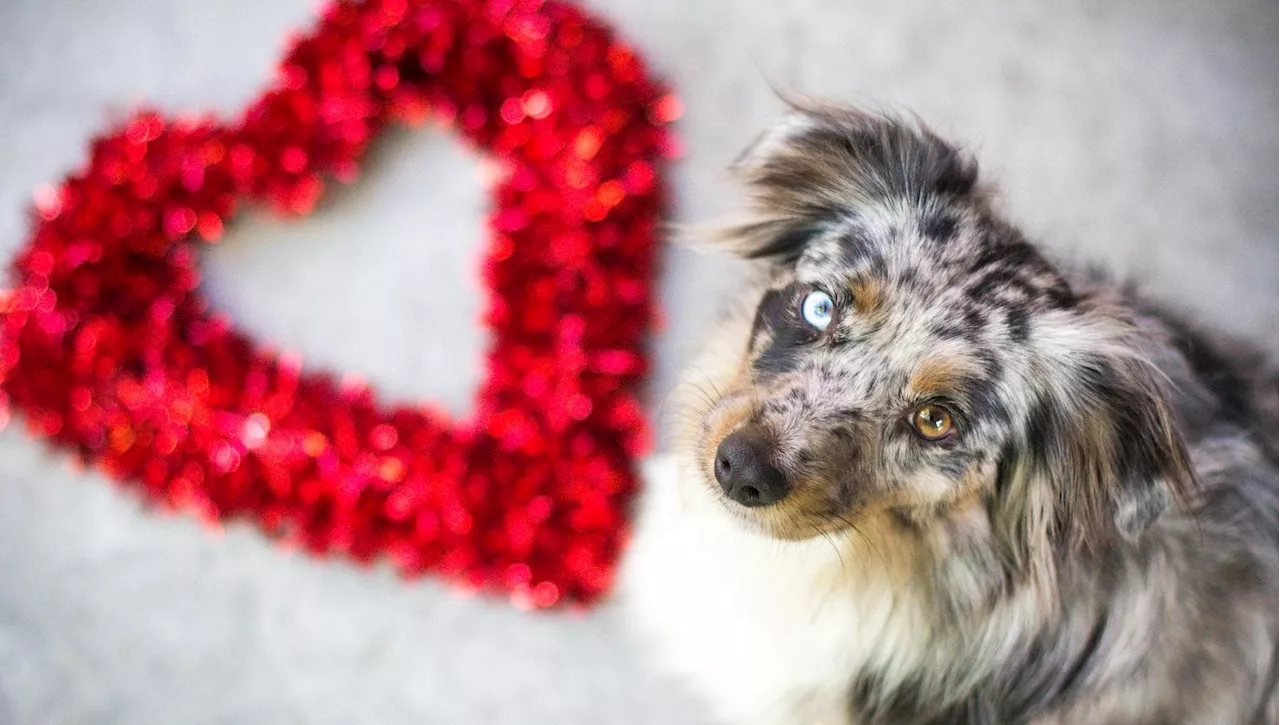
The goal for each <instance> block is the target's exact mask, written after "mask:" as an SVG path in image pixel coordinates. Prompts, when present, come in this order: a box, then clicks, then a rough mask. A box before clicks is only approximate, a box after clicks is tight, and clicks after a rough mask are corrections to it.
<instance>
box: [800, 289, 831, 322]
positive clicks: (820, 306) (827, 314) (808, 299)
mask: <svg viewBox="0 0 1280 725" xmlns="http://www.w3.org/2000/svg"><path fill="white" fill-rule="evenodd" d="M835 309H836V303H835V302H833V301H832V299H831V295H829V294H827V293H826V292H823V291H822V290H817V289H816V290H814V291H812V292H810V293H809V294H807V295H805V298H804V302H803V303H802V304H801V305H800V315H801V317H804V321H805V322H807V323H809V324H810V325H812V326H813V327H814V328H816V329H818V330H825V329H827V325H830V324H831V316H832V314H834V313H835Z"/></svg>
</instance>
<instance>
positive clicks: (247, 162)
mask: <svg viewBox="0 0 1280 725" xmlns="http://www.w3.org/2000/svg"><path fill="white" fill-rule="evenodd" d="M677 113H678V103H677V102H676V101H675V99H674V98H673V97H671V96H667V95H664V92H663V91H662V90H661V89H660V88H659V87H658V86H656V85H655V84H654V83H653V82H652V81H651V80H650V79H649V78H648V76H647V75H646V72H645V69H644V67H643V65H642V63H641V62H640V60H639V59H638V58H637V56H636V54H635V53H634V51H633V50H631V49H630V48H628V47H627V46H626V45H625V44H623V43H622V42H619V41H618V40H616V39H615V38H614V37H613V36H612V34H611V33H610V32H609V30H608V29H607V28H605V27H604V26H603V25H601V24H600V23H598V22H596V21H595V20H593V19H591V18H589V17H587V16H585V15H584V14H583V13H582V12H580V11H579V10H577V9H575V8H574V7H572V6H570V5H566V4H563V3H558V2H543V1H541V0H375V1H372V2H367V3H363V4H358V5H357V4H347V3H339V4H336V5H333V6H332V7H330V8H328V9H327V10H326V11H325V12H324V13H323V16H322V19H321V22H320V23H319V26H318V28H317V29H316V30H315V31H314V32H313V33H311V34H310V35H307V36H305V37H301V38H298V39H296V40H295V41H294V42H293V44H292V47H291V48H290V49H289V51H288V52H287V55H286V57H285V60H284V61H283V62H282V64H281V66H280V69H279V73H278V75H277V78H276V80H275V81H274V83H273V84H272V85H271V86H270V87H269V89H268V90H267V91H266V92H265V93H264V94H263V95H262V96H261V97H260V98H259V99H257V100H256V101H254V102H253V103H252V104H251V106H250V107H249V108H248V110H247V111H246V112H245V113H244V115H243V116H242V117H241V118H240V119H239V120H238V121H237V122H235V123H232V124H221V123H218V122H217V121H215V120H213V119H208V118H204V119H196V120H177V121H173V122H170V121H166V120H164V119H163V118H161V117H160V116H159V115H156V114H154V113H142V114H140V115H138V116H137V117H136V118H134V119H133V120H131V121H129V122H128V123H126V124H124V125H123V126H122V127H120V128H118V129H116V130H115V131H113V132H111V133H109V134H108V135H106V136H104V137H102V138H100V139H98V140H97V141H96V142H95V143H94V144H93V147H92V154H91V158H90V161H89V164H88V166H87V168H85V169H84V170H83V171H81V172H78V173H76V174H74V175H73V176H71V177H70V178H69V179H67V180H66V181H65V182H64V183H62V184H61V185H59V186H57V187H49V188H47V189H45V190H42V191H41V192H39V193H38V194H37V198H36V222H35V228H34V232H33V235H32V238H31V240H30V244H29V246H28V247H27V248H26V249H25V250H23V252H22V253H21V254H20V256H19V258H18V260H17V262H16V272H17V275H18V278H19V279H18V286H17V287H16V288H15V289H14V290H12V291H11V292H9V293H7V294H6V295H5V297H4V299H3V305H4V307H3V317H2V318H0V385H2V386H3V388H2V389H3V392H4V396H5V397H6V398H7V402H8V403H11V404H12V405H13V406H14V407H15V408H17V409H19V410H20V411H22V412H23V414H24V417H25V419H26V421H27V424H28V427H29V428H30V429H31V430H32V431H33V432H34V433H36V434H38V435H40V436H44V437H47V438H49V439H50V440H51V441H53V442H54V443H56V444H57V445H59V446H61V447H64V448H66V449H69V450H71V451H72V452H74V453H75V454H76V455H78V456H79V457H80V458H81V459H83V460H85V461H86V462H89V463H91V464H92V465H94V466H96V467H97V468H99V469H101V470H103V471H105V472H106V473H108V474H110V475H111V476H113V477H115V478H118V479H120V480H121V481H125V482H127V483H128V484H129V485H130V486H133V487H135V488H139V489H141V490H142V491H144V492H145V493H146V494H148V496H149V497H151V498H153V499H155V500H159V501H161V502H162V503H164V504H166V505H171V506H174V507H181V508H186V509H194V510H196V511H198V512H200V513H201V514H202V515H204V516H206V517H208V518H209V519H210V520H213V521H217V520H221V519H224V518H228V517H236V516H251V517H254V518H256V519H257V520H258V521H259V522H260V523H261V525H262V526H263V527H264V528H265V529H267V530H268V531H270V532H272V533H273V534H276V535H278V536H280V537H283V538H284V539H286V540H289V541H296V542H298V543H300V544H302V545H304V546H305V547H306V548H307V549H309V550H311V551H313V552H316V553H345V554H348V555H350V556H352V557H354V558H356V559H358V560H362V561H367V560H371V559H373V558H375V557H377V556H378V555H380V554H384V553H385V554H389V555H390V556H391V557H392V559H393V560H394V561H395V562H396V563H397V564H398V565H399V566H400V567H401V568H402V569H403V570H404V571H405V572H407V573H421V572H435V573H438V574H441V575H444V576H447V577H448V578H450V579H451V580H453V581H456V582H459V583H461V584H462V585H464V586H466V587H469V588H476V589H485V590H501V591H507V592H510V593H511V594H512V595H513V597H514V599H515V601H516V603H517V604H519V605H523V606H550V605H552V604H554V603H556V602H557V601H576V602H589V601H590V600H591V599H592V598H593V597H596V596H597V595H599V594H601V593H602V592H604V591H605V590H606V589H607V588H608V586H609V583H610V579H611V574H612V571H613V566H614V563H615V560H616V557H617V554H618V551H619V548H620V546H621V545H622V543H623V540H624V537H625V534H626V516H625V514H626V508H627V504H628V501H629V497H630V495H631V493H632V491H633V489H634V488H635V483H636V479H635V473H634V471H633V459H634V457H635V456H636V454H637V453H638V452H639V451H640V450H641V449H642V447H643V446H644V441H645V422H644V416H643V413H642V410H641V408H640V406H639V404H638V403H637V401H636V399H635V397H634V396H633V394H632V390H633V389H634V388H635V386H636V384H637V383H638V381H639V380H640V378H641V376H642V374H643V372H644V369H645V362H644V358H643V356H642V354H641V345H642V342H643V337H644V334H645V332H646V330H647V328H648V326H649V324H650V322H651V318H652V307H651V303H650V277H651V274H652V271H653V261H654V245H655V232H656V225H657V221H658V217H659V212H660V196H659V188H658V183H657V180H658V178H657V177H658V173H659V159H660V158H661V157H662V156H663V155H665V154H667V153H668V152H669V151H671V148H672V144H673V141H672V139H671V138H670V137H669V135H668V134H667V132H666V131H665V130H664V128H663V126H664V124H665V123H666V122H667V121H669V120H671V119H672V118H673V117H674V116H675V115H676V114H677ZM426 116H432V117H434V118H438V119H442V120H445V121H450V122H452V123H453V125H454V127H455V128H456V129H457V131H458V132H459V133H461V134H462V135H463V136H464V137H465V138H466V139H467V140H469V141H470V142H471V143H473V144H474V145H475V146H477V147H479V148H481V149H483V150H485V151H487V152H488V153H489V154H490V155H492V156H493V157H495V158H496V159H497V160H498V161H499V162H501V164H502V165H503V166H504V168H505V169H506V173H505V176H504V178H503V179H502V180H501V181H500V182H499V183H498V184H497V185H496V186H495V189H494V196H493V211H492V216H491V218H490V223H489V227H490V234H489V238H488V248H487V259H486V265H485V279H486V280H487V283H488V285H489V288H490V290H491V292H492V294H491V298H490V299H489V301H488V306H487V310H486V313H485V318H486V321H487V324H489V326H490V327H491V331H492V343H491V349H490V351H489V357H488V370H487V376H486V379H485V381H484V383H483V385H482V388H481V390H480V392H479V393H478V400H477V401H476V405H475V413H474V416H473V417H472V418H471V419H470V420H468V421H461V422H451V421H449V420H448V419H447V418H446V416H444V415H443V414H442V413H440V412H437V411H434V410H432V409H431V408H429V407H422V406H404V407H397V408H390V409H389V408H387V407H383V406H380V405H379V404H378V403H377V402H376V400H375V398H374V396H373V394H372V393H371V392H370V391H368V390H367V389H364V388H362V387H358V386H354V385H343V384H339V383H337V382H335V379H334V378H333V377H332V376H330V375H329V374H326V373H324V372H315V371H303V370H302V369H301V364H300V362H299V361H298V360H296V359H291V358H289V357H287V356H279V355H276V354H274V353H272V352H271V351H270V350H268V349H267V348H265V347H263V346H261V345H259V344H257V343H255V342H253V341H251V340H249V339H247V338H246V337H245V336H243V335H241V334H239V333H237V332H236V331H235V330H234V329H233V328H232V327H231V326H230V325H229V324H228V323H227V321H226V320H225V319H223V318H221V317H220V316H218V315H216V314H214V313H212V312H211V311H210V310H209V309H208V306H207V304H206V302H205V301H204V300H203V298H202V297H201V296H200V295H199V294H198V291H197V287H198V283H199V279H200V274H199V270H198V269H197V268H196V266H195V262H196V257H197V255H196V250H195V249H194V248H193V244H194V243H195V242H194V240H195V239H196V238H197V237H203V238H204V239H206V240H214V239H216V238H217V237H218V236H219V234H220V233H221V231H222V228H223V224H224V223H225V222H226V221H227V220H228V219H229V218H230V216H231V215H232V212H233V209H234V208H235V207H236V204H237V201H238V200H240V199H245V198H247V199H250V200H260V201H267V202H269V203H271V204H273V205H274V206H275V207H277V208H279V209H281V210H283V211H285V212H292V213H298V214H302V213H306V212H307V211H308V210H310V209H311V207H312V206H313V204H314V203H315V202H316V200H317V198H318V197H319V195H320V193H321V190H322V187H323V182H324V176H326V175H332V176H334V177H336V178H338V179H340V180H344V181H350V180H353V179H354V178H355V175H356V171H357V162H358V160H359V158H360V156H361V153H362V152H363V151H364V149H365V147H366V145H367V144H368V143H369V141H370V140H371V139H372V138H373V137H374V136H375V135H376V134H377V132H378V131H379V129H380V128H382V127H383V126H384V125H385V124H386V123H388V122H391V121H415V120H420V119H422V118H424V117H426ZM405 333H406V334H412V333H413V331H412V330H406V331H405Z"/></svg>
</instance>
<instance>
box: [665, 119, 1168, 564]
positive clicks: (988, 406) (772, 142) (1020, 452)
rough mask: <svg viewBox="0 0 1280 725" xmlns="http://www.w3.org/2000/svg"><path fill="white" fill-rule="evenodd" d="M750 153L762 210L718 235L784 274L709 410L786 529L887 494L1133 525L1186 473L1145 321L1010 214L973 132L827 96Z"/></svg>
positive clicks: (1029, 518) (713, 456)
mask: <svg viewBox="0 0 1280 725" xmlns="http://www.w3.org/2000/svg"><path fill="white" fill-rule="evenodd" d="M740 166H741V170H742V172H743V173H744V175H745V176H746V179H747V181H748V182H749V183H750V184H751V186H752V188H753V190H754V192H755V197H754V207H753V214H752V216H751V217H750V218H749V219H747V220H746V221H744V222H742V223H740V224H735V225H733V226H732V227H730V228H728V229H727V230H726V231H725V232H724V233H723V234H722V235H721V241H722V242H724V243H726V244H728V245H730V246H731V247H732V248H733V249H734V250H736V251H737V252H738V253H740V254H742V255H743V256H747V257H753V258H759V259H762V260H763V262H762V263H763V264H764V265H766V266H767V282H766V283H765V284H764V285H763V286H762V289H761V291H760V293H759V298H758V303H757V306H756V309H755V313H754V318H753V320H752V323H751V326H750V331H749V334H748V336H747V338H748V339H747V340H746V342H745V344H744V345H742V347H741V348H739V349H735V350H723V351H719V352H720V353H722V354H725V355H738V356H740V359H739V360H738V361H737V364H736V365H735V366H733V369H734V372H733V373H732V374H731V375H728V376H725V377H722V379H719V380H715V381H713V382H714V385H713V386H711V387H712V388H714V390H713V392H714V394H711V395H708V396H707V397H706V398H705V399H698V400H697V401H695V402H694V403H692V407H693V408H694V410H692V411H691V413H690V415H692V416H694V417H695V418H696V419H697V420H698V421H699V425H698V426H697V429H696V432H695V433H692V434H691V435H692V436H693V437H694V438H696V440H695V441H693V442H694V444H695V445H694V446H693V447H692V450H693V456H694V458H695V459H696V460H695V461H694V463H695V465H696V466H697V467H698V469H699V470H700V471H701V473H702V477H703V478H704V479H705V481H706V483H707V485H708V486H711V487H712V488H713V490H716V491H719V492H720V493H721V494H722V495H723V499H724V504H725V505H726V506H728V507H729V508H730V509H731V510H733V511H734V512H736V513H737V514H739V515H740V516H741V517H743V518H744V519H746V520H747V521H749V522H751V523H753V524H754V525H756V526H757V527H758V528H760V529H762V530H764V531H765V532H767V533H769V534H771V535H773V536H776V537H779V538H789V539H796V538H807V537H810V536H815V535H818V534H820V533H825V532H829V531H833V530H837V529H842V528H844V527H846V526H850V525H852V524H853V523H855V522H856V521H858V520H859V519H865V518H868V517H872V516H883V517H885V518H887V519H888V520H890V521H893V522H896V525H899V526H902V527H907V528H911V527H920V528H922V529H928V528H930V527H934V526H942V527H943V528H947V529H950V530H952V531H951V534H952V535H949V536H948V537H946V538H947V540H948V541H950V542H951V543H952V545H955V544H956V537H955V536H954V530H955V529H956V527H959V528H961V529H964V530H966V531H971V532H981V533H982V535H983V536H986V537H988V538H995V537H998V536H1001V535H1003V536H1004V537H1005V538H1008V539H1010V540H1011V542H1010V543H1011V545H1025V544H1027V543H1028V542H1027V541H1026V539H1028V538H1033V537H1037V536H1044V537H1056V538H1058V539H1065V538H1068V537H1072V538H1075V539H1077V540H1087V539H1089V538H1090V537H1098V536H1106V535H1109V534H1110V533H1117V532H1118V533H1120V534H1124V535H1136V533H1137V532H1139V531H1140V530H1141V529H1142V527H1143V526H1145V524H1146V523H1148V522H1149V521H1150V519H1151V518H1152V517H1153V516H1154V515H1155V514H1156V513H1158V511H1159V510H1160V509H1161V508H1162V507H1163V505H1164V503H1165V501H1166V499H1167V495H1166V494H1167V491H1168V490H1169V486H1170V485H1172V486H1173V487H1174V488H1179V487H1181V486H1183V485H1184V484H1186V483H1187V477H1188V476H1189V475H1190V474H1189V473H1188V470H1189V467H1188V466H1187V465H1186V453H1185V450H1184V449H1183V447H1182V445H1181V443H1180V441H1179V440H1178V437H1177V435H1176V433H1175V429H1174V426H1173V422H1172V420H1171V416H1170V413H1169V412H1168V410H1167V407H1166V406H1165V405H1164V402H1163V397H1162V395H1161V392H1160V388H1159V382H1158V380H1157V376H1156V375H1154V374H1153V373H1152V371H1151V369H1150V366H1149V365H1148V364H1146V362H1145V361H1144V359H1143V358H1142V355H1141V350H1140V348H1141V339H1140V338H1141V334H1140V331H1139V330H1138V329H1137V327H1136V326H1135V325H1134V323H1133V321H1132V320H1131V319H1128V318H1126V317H1125V316H1124V315H1123V314H1122V313H1121V312H1120V308H1116V307H1112V306H1109V303H1108V301H1106V300H1099V299H1094V298H1090V297H1087V296H1083V297H1082V296H1079V295H1077V293H1076V291H1074V290H1073V289H1072V287H1071V286H1070V285H1069V284H1068V282H1067V281H1066V280H1065V279H1064V278H1063V277H1062V276H1061V275H1060V274H1059V273H1058V272H1057V271H1056V270H1055V269H1054V267H1053V266H1051V265H1050V264H1049V263H1048V262H1046V260H1045V259H1044V258H1043V257H1042V256H1041V255H1040V254H1039V253H1038V252H1037V251H1036V250H1035V249H1034V248H1032V247H1031V246H1030V245H1029V244H1028V243H1027V242H1026V241H1024V240H1023V238H1022V237H1021V235H1020V234H1019V233H1018V232H1017V231H1016V230H1014V229H1013V228H1011V227H1010V226H1008V225H1007V224H1006V223H1004V222H1002V221H1000V220H999V219H998V218H997V217H996V216H995V215H994V214H993V212H992V211H991V210H990V208H989V204H988V202H987V200H986V198H985V196H984V195H983V194H981V193H980V192H979V191H977V190H976V175H977V172H976V167H975V165H974V164H973V162H972V161H971V160H970V159H968V158H967V157H965V156H964V155H962V154H961V153H960V152H958V151H957V150H956V149H955V148H953V147H951V146H950V145H948V144H946V143H945V142H943V141H941V140H940V139H938V138H937V137H935V136H933V135H932V134H930V133H928V132H926V131H923V130H919V129H917V128H914V127H911V126H906V125H903V124H899V123H896V122H893V121H889V120H885V119H881V118H877V117H872V116H868V115H865V114H861V113H858V112H853V111H844V110H831V109H817V110H814V109H810V110H807V111H803V112H800V113H799V114H797V115H796V116H795V117H794V118H793V119H791V120H790V121H789V122H788V123H786V124H784V125H783V126H782V127H780V128H779V129H777V130H775V132H773V133H771V134H769V135H767V136H766V137H765V138H763V139H762V140H761V141H760V142H759V143H758V144H757V145H756V147H755V148H753V149H752V150H751V151H750V152H749V153H748V155H747V156H746V157H745V158H744V159H743V161H742V162H741V165H740ZM703 390H704V391H706V390H707V388H706V387H704V388H703ZM1033 529H1034V530H1033ZM987 543H992V542H987ZM1015 556H1016V554H1015Z"/></svg>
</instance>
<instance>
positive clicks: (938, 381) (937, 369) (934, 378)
mask: <svg viewBox="0 0 1280 725" xmlns="http://www.w3.org/2000/svg"><path fill="white" fill-rule="evenodd" d="M981 372H982V370H981V368H980V367H979V366H978V363H977V361H975V360H972V359H970V358H967V357H962V356H956V355H943V354H939V355H936V356H931V357H929V358H928V359H926V360H925V361H924V362H922V363H920V365H919V366H918V367H917V368H916V370H915V372H914V373H912V375H911V379H910V380H909V381H908V382H907V393H908V394H909V395H911V396H912V397H915V398H921V399H923V398H930V397H934V396H940V395H947V394H950V393H954V392H955V388H956V383H957V381H959V380H961V379H963V378H966V377H973V376H977V375H980V374H981Z"/></svg>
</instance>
